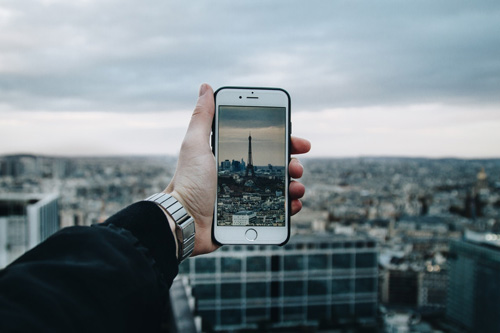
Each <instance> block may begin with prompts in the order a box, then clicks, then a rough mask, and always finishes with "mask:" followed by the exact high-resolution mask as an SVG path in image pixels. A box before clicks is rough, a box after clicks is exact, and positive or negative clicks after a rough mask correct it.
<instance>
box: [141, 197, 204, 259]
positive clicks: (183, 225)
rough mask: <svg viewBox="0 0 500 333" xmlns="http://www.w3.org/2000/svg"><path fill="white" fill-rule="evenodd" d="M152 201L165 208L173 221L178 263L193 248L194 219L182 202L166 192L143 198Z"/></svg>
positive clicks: (189, 253) (187, 255) (191, 251)
mask: <svg viewBox="0 0 500 333" xmlns="http://www.w3.org/2000/svg"><path fill="white" fill-rule="evenodd" d="M145 201H152V202H155V203H157V204H158V205H160V206H162V207H163V208H165V210H166V211H167V213H168V215H170V217H171V218H172V219H173V220H174V222H175V226H176V227H175V235H176V237H177V243H178V248H179V251H178V256H177V258H178V259H179V263H181V262H182V261H183V260H184V259H186V258H187V257H189V256H190V255H191V253H193V249H194V234H195V230H194V219H193V218H192V217H191V216H190V215H189V214H188V213H187V211H186V210H185V209H184V207H182V204H181V203H180V202H179V201H177V199H175V198H174V197H173V196H171V195H170V194H167V193H156V194H153V195H152V196H150V197H149V198H147V199H145Z"/></svg>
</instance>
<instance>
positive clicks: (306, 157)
mask: <svg viewBox="0 0 500 333" xmlns="http://www.w3.org/2000/svg"><path fill="white" fill-rule="evenodd" d="M14 156H34V157H43V158H61V159H63V158H69V159H71V158H75V159H79V158H96V159H99V158H171V159H177V158H178V154H167V153H165V154H116V155H113V154H111V155H51V154H37V153H26V152H20V153H8V154H0V158H5V157H14ZM291 156H292V157H293V156H296V157H297V158H298V159H299V160H300V161H303V160H321V159H328V160H331V159H339V160H343V159H415V160H417V159H422V160H461V161H480V160H485V161H486V160H500V156H497V157H460V156H442V157H439V156H438V157H428V156H417V155H415V156H412V155H406V156H405V155H357V156H354V155H353V156H318V155H309V154H305V155H291ZM273 165H274V164H273ZM262 166H264V165H262ZM276 166H279V165H276Z"/></svg>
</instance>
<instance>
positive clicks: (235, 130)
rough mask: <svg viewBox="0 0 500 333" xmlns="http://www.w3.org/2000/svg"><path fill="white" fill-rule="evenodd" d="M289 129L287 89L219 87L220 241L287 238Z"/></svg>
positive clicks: (216, 225) (216, 235) (215, 140)
mask: <svg viewBox="0 0 500 333" xmlns="http://www.w3.org/2000/svg"><path fill="white" fill-rule="evenodd" d="M290 132H291V121H290V96H289V95H288V93H287V92H286V91H285V90H283V89H277V88H243V87H223V88H220V89H218V90H217V91H216V92H215V117H214V123H213V133H212V149H213V152H214V155H215V161H216V164H217V165H216V168H217V194H216V200H215V207H214V222H213V229H212V236H213V239H214V241H215V242H217V243H219V244H275V245H284V244H285V243H286V242H287V241H288V239H289V237H290V201H289V195H288V186H289V182H290V177H289V175H288V164H289V162H290Z"/></svg>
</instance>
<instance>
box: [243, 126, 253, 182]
mask: <svg viewBox="0 0 500 333" xmlns="http://www.w3.org/2000/svg"><path fill="white" fill-rule="evenodd" d="M249 172H251V173H252V177H254V176H255V170H254V169H253V160H252V134H251V133H249V134H248V162H247V171H246V173H245V177H248V173H249Z"/></svg>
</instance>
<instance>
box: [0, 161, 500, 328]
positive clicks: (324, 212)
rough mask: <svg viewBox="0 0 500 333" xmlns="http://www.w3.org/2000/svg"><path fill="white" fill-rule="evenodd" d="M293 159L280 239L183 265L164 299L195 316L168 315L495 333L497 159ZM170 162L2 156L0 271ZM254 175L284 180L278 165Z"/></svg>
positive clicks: (234, 324) (128, 199) (153, 178)
mask: <svg viewBox="0 0 500 333" xmlns="http://www.w3.org/2000/svg"><path fill="white" fill-rule="evenodd" d="M248 161H249V159H247V162H246V163H245V161H236V160H232V161H229V160H228V161H223V163H221V165H220V166H219V175H220V177H222V178H224V179H226V178H227V179H232V180H233V181H235V180H238V179H241V182H243V181H244V182H245V183H246V182H248V181H250V180H252V176H251V175H250V176H248V177H246V175H245V174H246V170H247V166H248V164H249V163H248ZM301 162H302V164H303V165H304V169H305V172H304V176H303V178H302V180H301V181H302V182H303V183H304V184H305V185H306V195H305V197H304V198H303V200H302V202H303V209H302V211H301V212H300V213H299V214H297V215H296V216H293V217H292V218H291V229H292V237H291V239H290V241H289V243H288V244H287V245H285V246H283V247H277V246H267V245H266V246H263V245H262V246H261V245H254V246H241V245H232V246H223V247H222V248H221V249H219V250H218V251H215V252H213V253H211V254H209V255H205V256H199V257H195V258H191V259H189V260H186V261H184V262H183V264H182V265H181V266H180V273H179V275H178V277H177V279H176V281H175V283H174V284H173V286H172V288H171V290H170V299H175V300H176V301H175V302H176V304H179V302H178V299H181V298H182V299H185V300H186V308H188V309H189V311H190V313H191V315H192V317H191V318H185V316H180V315H179V314H178V313H177V312H176V311H177V309H170V314H171V316H172V318H173V319H174V320H173V321H174V322H177V321H181V320H184V321H186V320H188V321H190V324H191V325H192V327H194V328H196V330H197V331H203V332H228V331H232V332H239V331H241V332H243V331H244V332H296V331H305V332H342V331H350V332H358V331H361V332H498V331H500V320H498V318H497V317H498V313H500V302H498V300H499V299H500V285H499V283H498V276H499V275H500V159H477V160H473V159H467V160H464V159H452V158H448V159H425V158H403V157H401V158H397V157H359V158H323V159H319V158H303V159H301ZM175 166H176V158H175V157H173V156H142V157H140V156H136V157H127V156H121V157H95V158H89V157H86V158H83V157H73V158H71V157H51V156H38V155H5V156H0V265H1V267H5V266H6V265H8V264H9V263H10V262H12V261H13V260H15V258H17V257H18V256H19V255H21V254H22V253H23V252H25V251H26V250H29V249H30V248H32V247H33V246H35V245H36V244H37V243H39V242H41V241H43V240H44V239H45V238H47V237H48V236H49V235H50V234H52V233H53V232H55V231H56V230H58V229H61V228H64V227H69V226H73V225H91V224H94V223H99V222H102V221H104V220H105V219H106V218H108V217H109V216H111V215H112V214H114V213H115V212H117V211H118V210H120V209H121V208H124V207H126V206H127V205H129V204H131V203H133V202H136V201H139V200H142V199H144V198H146V197H147V196H148V195H150V194H151V193H156V192H159V191H162V190H163V189H164V188H165V187H166V185H167V184H168V182H169V181H170V179H171V177H172V176H173V172H174V170H175ZM238 168H239V170H236V169H238ZM254 171H255V177H254V178H253V179H259V178H260V177H262V178H266V177H267V179H270V178H275V179H281V178H282V177H283V173H284V168H283V167H279V166H275V165H268V166H260V165H259V166H254ZM235 172H236V173H239V176H236V177H235V175H234V173H235ZM230 175H233V176H232V177H231V176H230ZM235 178H236V179H235ZM255 184H258V181H255V180H254V186H255ZM247 185H248V186H246V188H247V189H246V190H245V193H247V190H250V189H251V188H253V186H250V185H252V184H251V183H248V184H247ZM276 186H278V185H276ZM228 188H229V191H231V190H232V188H231V186H229V185H227V184H226V186H221V187H220V188H219V194H220V193H223V194H225V193H227V192H226V191H228V190H227V189H228ZM278 192H279V189H278V188H274V187H273V186H271V185H268V188H267V189H266V188H264V194H259V196H260V199H255V200H267V201H266V202H269V204H268V206H269V209H270V211H272V207H273V202H274V201H273V200H276V199H277V198H278V195H277V194H279V193H278ZM229 193H230V192H229ZM248 193H251V192H248ZM245 195H246V197H245V200H247V201H245V202H248V201H252V200H254V198H253V195H250V194H244V195H242V199H241V200H242V201H241V205H242V206H241V207H239V208H238V210H239V211H245V210H249V209H250V208H251V206H250V204H248V203H246V204H244V203H243V197H244V196H245ZM270 198H273V199H272V200H271V199H270ZM269 200H271V201H269ZM245 205H246V206H245ZM273 215H274V214H273ZM257 221H259V220H258V219H257ZM276 221H279V219H277V220H276ZM231 223H232V220H231ZM245 223H246V222H245ZM256 223H258V222H256ZM181 317H182V318H181ZM170 329H171V328H170ZM171 331H172V329H171ZM173 331H175V330H173Z"/></svg>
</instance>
